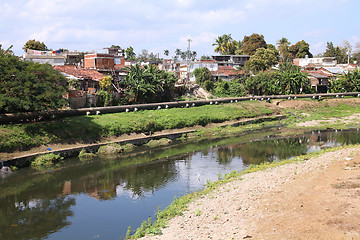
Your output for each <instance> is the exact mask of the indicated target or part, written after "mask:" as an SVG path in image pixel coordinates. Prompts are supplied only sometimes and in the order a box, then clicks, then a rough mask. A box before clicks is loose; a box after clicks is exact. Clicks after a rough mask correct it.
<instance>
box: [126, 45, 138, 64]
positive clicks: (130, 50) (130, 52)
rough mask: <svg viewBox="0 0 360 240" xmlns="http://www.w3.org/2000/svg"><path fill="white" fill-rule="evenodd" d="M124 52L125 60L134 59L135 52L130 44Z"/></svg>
mask: <svg viewBox="0 0 360 240" xmlns="http://www.w3.org/2000/svg"><path fill="white" fill-rule="evenodd" d="M125 54H126V58H125V59H126V60H129V61H135V57H136V54H135V52H134V48H133V47H132V46H130V47H128V48H126V50H125Z"/></svg>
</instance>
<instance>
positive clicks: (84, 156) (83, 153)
mask: <svg viewBox="0 0 360 240" xmlns="http://www.w3.org/2000/svg"><path fill="white" fill-rule="evenodd" d="M78 157H79V159H80V161H88V160H91V159H93V158H95V157H96V154H95V153H91V152H87V151H86V150H85V149H82V150H81V151H80V153H79V155H78Z"/></svg>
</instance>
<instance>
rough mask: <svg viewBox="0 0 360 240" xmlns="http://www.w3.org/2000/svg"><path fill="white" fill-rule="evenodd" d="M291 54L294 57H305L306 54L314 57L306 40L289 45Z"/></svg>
mask: <svg viewBox="0 0 360 240" xmlns="http://www.w3.org/2000/svg"><path fill="white" fill-rule="evenodd" d="M289 55H290V57H291V58H292V59H294V58H305V56H308V57H309V58H312V57H313V55H312V54H311V52H310V45H309V44H308V43H307V42H305V41H304V40H302V41H299V42H297V43H296V44H295V45H291V46H290V47H289Z"/></svg>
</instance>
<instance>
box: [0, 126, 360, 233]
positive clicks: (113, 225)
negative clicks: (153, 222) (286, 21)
mask: <svg viewBox="0 0 360 240" xmlns="http://www.w3.org/2000/svg"><path fill="white" fill-rule="evenodd" d="M359 142H360V136H359V134H358V132H357V131H338V132H335V131H329V132H313V133H311V134H307V135H304V136H300V137H295V138H286V139H279V138H273V137H269V138H267V139H266V140H262V141H251V142H244V141H243V140H242V139H241V138H230V139H221V140H212V141H202V142H200V143H196V144H179V145H177V147H175V148H169V149H165V150H152V151H151V152H148V153H146V154H143V155H138V156H134V157H127V158H118V159H114V158H112V159H97V160H95V161H92V162H89V163H82V162H81V161H79V160H78V159H74V160H73V161H67V162H66V165H63V166H61V168H59V169H57V170H54V171H52V172H49V173H45V174H39V173H36V172H34V171H33V170H31V169H22V170H19V171H17V172H16V173H14V174H12V175H11V176H9V177H7V178H5V179H3V180H2V181H1V183H0V196H1V197H0V238H1V239H3V238H4V239H44V238H49V239H67V238H69V237H70V238H77V239H89V238H93V237H94V236H95V237H96V238H99V239H105V238H110V239H118V238H119V237H124V236H125V233H126V229H127V227H128V226H129V225H130V226H132V228H133V229H135V228H136V227H138V226H139V225H140V224H141V222H142V221H143V220H144V219H147V218H148V217H149V216H154V212H155V210H156V208H157V206H161V207H165V206H167V205H168V204H169V203H170V202H171V201H172V200H173V197H174V196H175V195H180V194H185V193H186V192H188V191H194V190H196V189H198V188H200V187H201V186H203V184H205V183H206V181H207V180H208V179H210V180H216V179H217V175H218V173H221V174H225V173H227V172H230V171H231V170H237V171H241V170H242V169H244V168H246V167H247V166H248V165H250V164H259V163H261V162H264V161H277V160H279V159H284V158H289V157H292V156H296V155H301V154H304V153H306V152H308V151H314V150H319V149H321V148H326V147H329V146H337V145H343V144H354V143H359ZM173 155H175V157H171V158H169V157H167V156H173ZM128 163H136V164H134V165H130V166H129V164H128ZM100 219H101V224H100V223H99V221H100ZM89 226H91V227H89ZM104 226H106V227H104Z"/></svg>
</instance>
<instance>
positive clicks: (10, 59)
mask: <svg viewBox="0 0 360 240" xmlns="http://www.w3.org/2000/svg"><path fill="white" fill-rule="evenodd" d="M66 91H67V80H66V78H65V77H64V76H63V75H61V74H60V73H59V72H58V71H56V70H54V69H52V67H51V65H49V64H38V63H33V62H27V61H21V60H19V59H18V58H17V57H15V56H13V55H10V54H0V113H8V112H11V113H16V112H29V111H45V110H53V109H58V108H61V107H63V106H64V105H65V104H66V100H65V99H64V98H63V95H64V94H65V93H66Z"/></svg>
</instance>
